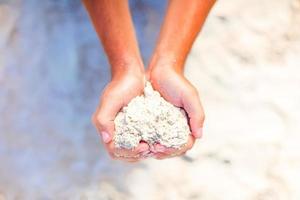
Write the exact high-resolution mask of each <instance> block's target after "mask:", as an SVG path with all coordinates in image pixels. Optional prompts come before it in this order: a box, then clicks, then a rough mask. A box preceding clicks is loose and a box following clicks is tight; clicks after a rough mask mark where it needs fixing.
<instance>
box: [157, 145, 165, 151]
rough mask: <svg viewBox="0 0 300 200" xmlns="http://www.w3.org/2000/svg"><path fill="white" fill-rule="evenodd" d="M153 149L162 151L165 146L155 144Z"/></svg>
mask: <svg viewBox="0 0 300 200" xmlns="http://www.w3.org/2000/svg"><path fill="white" fill-rule="evenodd" d="M155 150H156V151H157V152H164V151H165V150H166V148H165V147H164V146H162V145H157V146H156V147H155Z"/></svg>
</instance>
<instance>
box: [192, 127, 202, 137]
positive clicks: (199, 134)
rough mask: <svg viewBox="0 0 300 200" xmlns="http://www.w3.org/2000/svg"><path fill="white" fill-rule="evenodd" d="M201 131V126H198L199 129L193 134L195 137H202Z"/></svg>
mask: <svg viewBox="0 0 300 200" xmlns="http://www.w3.org/2000/svg"><path fill="white" fill-rule="evenodd" d="M202 132H203V130H202V128H199V129H198V130H197V131H196V132H195V133H194V136H195V137H196V138H201V137H202Z"/></svg>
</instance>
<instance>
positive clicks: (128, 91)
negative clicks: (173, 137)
mask: <svg viewBox="0 0 300 200" xmlns="http://www.w3.org/2000/svg"><path fill="white" fill-rule="evenodd" d="M144 79H145V78H144V73H143V72H137V71H127V70H125V71H123V72H118V73H117V74H115V75H114V76H113V78H112V81H111V82H110V83H109V84H108V85H107V86H106V87H105V89H104V91H103V93H102V96H101V100H100V104H99V106H98V108H97V110H96V112H95V113H94V115H93V118H92V121H93V123H94V125H95V127H96V129H97V130H98V132H99V133H100V135H101V137H102V140H103V142H104V144H105V147H106V149H107V151H108V153H109V155H110V156H111V157H112V158H114V159H117V160H123V161H128V162H135V161H138V160H140V159H142V158H143V156H142V155H143V153H144V152H147V151H148V149H149V146H148V144H146V143H140V144H139V145H138V146H137V147H136V148H134V149H130V150H127V149H121V148H116V147H115V145H114V141H113V135H114V130H115V128H114V119H115V117H116V115H117V113H118V112H119V111H120V110H121V109H122V107H124V106H126V105H127V104H128V103H129V102H130V100H131V99H133V98H134V97H136V96H138V95H141V94H142V93H143V89H144V82H145V80H144Z"/></svg>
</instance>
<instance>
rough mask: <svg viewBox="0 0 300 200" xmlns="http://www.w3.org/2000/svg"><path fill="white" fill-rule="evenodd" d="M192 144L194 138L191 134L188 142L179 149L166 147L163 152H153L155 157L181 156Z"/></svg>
mask: <svg viewBox="0 0 300 200" xmlns="http://www.w3.org/2000/svg"><path fill="white" fill-rule="evenodd" d="M194 144H195V138H194V137H193V136H192V135H190V136H189V139H188V142H187V143H186V144H185V145H184V146H183V147H181V148H180V149H175V148H166V149H165V151H163V152H157V153H156V154H155V158H156V159H165V158H172V157H177V156H181V155H183V154H185V153H186V152H187V151H188V150H190V149H191V148H192V147H193V145H194Z"/></svg>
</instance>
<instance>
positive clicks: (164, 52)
mask: <svg viewBox="0 0 300 200" xmlns="http://www.w3.org/2000/svg"><path fill="white" fill-rule="evenodd" d="M214 2H215V0H189V1H182V0H170V1H169V4H168V8H167V13H166V16H165V19H164V22H163V25H162V28H161V32H160V35H159V40H158V42H157V46H156V48H155V51H154V54H153V57H152V59H151V63H150V67H151V65H157V62H162V65H164V62H167V63H170V62H171V63H173V64H174V67H177V70H182V68H183V66H184V62H185V60H186V57H187V55H188V53H189V51H190V49H191V47H192V45H193V42H194V40H195V38H196V36H197V34H198V33H199V31H200V30H201V28H202V26H203V24H204V22H205V19H206V17H207V15H208V13H209V11H210V9H211V7H212V6H213V4H214Z"/></svg>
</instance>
